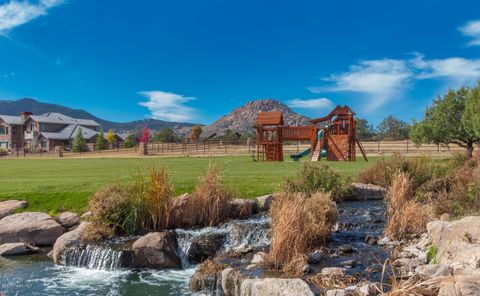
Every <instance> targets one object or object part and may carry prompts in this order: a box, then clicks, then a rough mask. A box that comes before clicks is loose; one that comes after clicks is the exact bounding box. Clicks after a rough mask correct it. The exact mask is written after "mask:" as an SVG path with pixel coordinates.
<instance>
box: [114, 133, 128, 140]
mask: <svg viewBox="0 0 480 296" xmlns="http://www.w3.org/2000/svg"><path fill="white" fill-rule="evenodd" d="M115 134H116V135H117V136H118V137H119V138H120V139H122V140H123V141H125V140H126V139H127V138H128V136H129V135H130V133H115Z"/></svg>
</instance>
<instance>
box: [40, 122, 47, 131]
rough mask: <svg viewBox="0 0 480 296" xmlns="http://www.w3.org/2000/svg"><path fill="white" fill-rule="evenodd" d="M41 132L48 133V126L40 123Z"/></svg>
mask: <svg viewBox="0 0 480 296" xmlns="http://www.w3.org/2000/svg"><path fill="white" fill-rule="evenodd" d="M40 131H41V132H46V131H47V125H46V124H45V123H40Z"/></svg>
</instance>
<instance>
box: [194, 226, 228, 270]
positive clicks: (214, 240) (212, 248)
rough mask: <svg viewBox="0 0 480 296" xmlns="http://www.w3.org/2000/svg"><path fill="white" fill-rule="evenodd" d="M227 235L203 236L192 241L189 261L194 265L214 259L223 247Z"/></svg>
mask: <svg viewBox="0 0 480 296" xmlns="http://www.w3.org/2000/svg"><path fill="white" fill-rule="evenodd" d="M224 240H225V234H221V233H214V234H210V235H204V236H201V237H199V238H197V239H195V240H194V241H192V243H191V245H190V248H189V249H188V260H189V261H191V262H193V263H201V262H203V261H205V260H207V259H211V258H213V257H214V256H215V255H216V254H217V252H218V251H219V250H220V249H221V248H222V247H223V243H224Z"/></svg>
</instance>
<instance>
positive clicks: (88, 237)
mask: <svg viewBox="0 0 480 296" xmlns="http://www.w3.org/2000/svg"><path fill="white" fill-rule="evenodd" d="M113 235H114V231H113V229H112V228H111V227H110V226H108V225H106V224H105V223H101V222H92V223H88V224H87V225H86V226H85V228H84V229H83V231H82V234H81V239H82V242H85V243H93V242H98V241H101V240H102V239H105V238H108V237H111V236H113Z"/></svg>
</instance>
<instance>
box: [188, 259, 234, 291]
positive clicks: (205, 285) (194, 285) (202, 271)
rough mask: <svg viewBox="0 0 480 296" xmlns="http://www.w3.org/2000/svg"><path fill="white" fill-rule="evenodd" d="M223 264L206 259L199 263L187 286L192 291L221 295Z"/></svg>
mask: <svg viewBox="0 0 480 296" xmlns="http://www.w3.org/2000/svg"><path fill="white" fill-rule="evenodd" d="M224 268H225V266H224V265H223V264H220V263H218V262H215V261H206V262H205V263H203V264H201V265H200V266H199V267H198V268H197V270H196V271H195V273H194V274H193V276H192V277H191V278H190V282H189V284H188V288H189V289H190V290H191V291H193V292H200V291H202V292H206V293H208V294H209V295H222V294H223V292H222V284H221V283H222V281H221V277H222V270H223V269H224Z"/></svg>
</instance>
